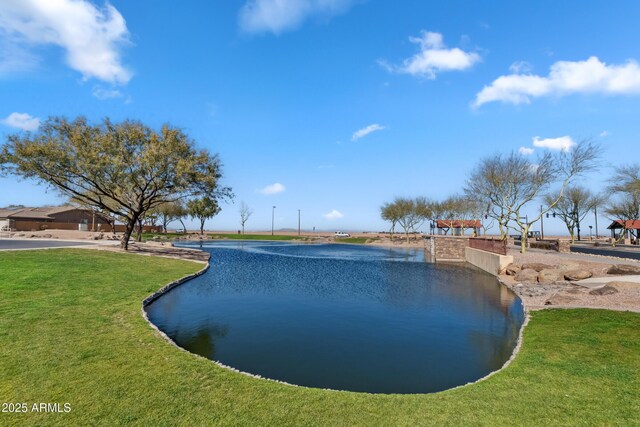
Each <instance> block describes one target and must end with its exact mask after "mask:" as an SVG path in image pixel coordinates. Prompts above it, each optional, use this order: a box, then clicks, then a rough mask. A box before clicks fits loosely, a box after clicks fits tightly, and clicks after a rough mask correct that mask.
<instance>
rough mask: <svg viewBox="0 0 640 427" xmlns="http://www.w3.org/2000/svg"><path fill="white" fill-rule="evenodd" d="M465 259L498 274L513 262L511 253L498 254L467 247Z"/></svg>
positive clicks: (488, 271) (495, 274)
mask: <svg viewBox="0 0 640 427" xmlns="http://www.w3.org/2000/svg"><path fill="white" fill-rule="evenodd" d="M464 252H465V260H466V261H467V262H468V263H469V264H472V265H475V266H476V267H478V268H479V269H481V270H484V271H486V272H487V273H490V274H493V275H494V276H497V275H498V274H500V272H501V271H502V270H503V269H505V268H506V267H507V266H508V265H509V264H511V263H512V262H513V256H511V255H498V254H494V253H491V252H487V251H483V250H480V249H474V248H465V251H464Z"/></svg>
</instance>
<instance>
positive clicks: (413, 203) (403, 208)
mask: <svg viewBox="0 0 640 427" xmlns="http://www.w3.org/2000/svg"><path fill="white" fill-rule="evenodd" d="M380 216H381V217H382V219H384V220H386V221H390V222H391V238H392V239H393V232H394V228H395V225H396V224H400V226H401V227H402V228H403V230H404V234H405V236H406V238H407V243H409V233H413V232H415V231H416V228H418V227H419V226H420V224H422V223H423V222H424V221H425V220H426V219H427V218H429V217H430V216H431V208H430V205H429V202H428V201H427V199H426V198H424V197H418V198H416V199H410V198H405V197H396V198H395V200H394V201H393V202H391V203H385V204H384V205H383V206H382V207H381V208H380Z"/></svg>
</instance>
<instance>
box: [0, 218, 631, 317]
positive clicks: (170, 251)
mask: <svg viewBox="0 0 640 427" xmlns="http://www.w3.org/2000/svg"><path fill="white" fill-rule="evenodd" d="M208 233H224V234H228V233H229V232H228V231H226V232H222V231H213V232H212V231H209V232H208ZM247 233H250V234H262V235H269V234H271V232H270V231H261V232H256V231H251V232H247ZM5 234H6V233H5ZM277 234H278V235H297V234H298V233H297V230H291V231H289V230H288V231H277ZM333 234H334V233H333V232H322V231H318V232H303V233H301V236H303V237H307V238H309V239H310V240H312V241H317V242H332V241H335V239H334V237H333ZM0 237H8V236H6V235H4V236H3V235H0ZM12 237H13V238H22V239H24V238H34V239H37V238H48V239H60V240H71V241H74V240H75V241H87V240H94V241H96V242H99V243H101V244H100V245H98V246H97V247H96V248H97V249H100V250H109V251H120V249H119V247H118V245H117V240H118V238H119V237H120V236H119V235H112V234H111V233H92V232H82V231H67V230H45V231H34V232H23V233H13V236H12ZM352 237H363V238H368V239H372V240H371V241H370V242H368V244H371V245H374V246H385V247H395V248H419V249H422V248H424V246H425V240H424V239H422V238H420V237H418V238H415V239H411V240H410V242H408V243H407V241H406V239H405V238H404V236H401V235H399V234H397V235H396V237H395V238H394V240H393V241H392V240H390V239H389V237H388V235H387V234H384V233H353V234H352ZM191 238H192V239H199V238H200V237H199V236H198V235H196V234H193V235H192V236H191ZM130 253H136V254H140V255H156V256H166V257H172V258H183V259H190V260H195V261H199V262H206V261H207V260H208V257H209V255H208V254H207V253H204V252H201V251H197V250H187V249H181V248H174V247H172V246H171V245H170V243H165V244H161V243H153V242H151V243H146V244H137V243H132V244H131V245H130ZM509 255H512V256H513V257H514V264H516V265H518V266H521V265H523V264H527V263H529V264H531V263H538V264H545V266H546V268H545V272H548V273H551V276H553V275H554V274H555V275H557V276H559V277H556V278H555V279H556V280H544V281H542V280H539V279H538V280H536V279H534V280H529V281H523V280H516V277H515V276H512V275H506V274H503V275H500V276H499V277H498V279H499V280H500V281H501V282H502V283H504V284H505V285H506V286H507V287H509V288H510V289H512V290H513V291H514V292H515V293H516V294H517V295H518V296H520V298H521V299H522V300H523V302H524V304H525V306H526V307H527V309H530V310H538V309H543V308H549V307H567V308H569V307H592V308H605V309H613V310H630V311H638V312H640V283H638V282H639V281H638V280H637V279H636V280H634V281H625V278H624V276H612V275H608V274H607V270H608V269H609V268H610V267H611V266H612V265H614V264H627V265H635V266H638V267H640V261H636V260H629V259H621V258H612V257H603V256H596V255H587V254H573V253H572V254H560V253H557V252H551V251H543V250H537V249H529V250H528V251H527V253H526V254H521V253H520V252H519V250H518V248H516V247H515V246H514V247H512V248H510V249H509ZM572 270H586V271H588V272H590V273H591V275H592V277H611V278H612V279H615V281H614V282H613V283H611V284H609V285H607V288H606V289H604V290H603V291H600V292H598V289H597V288H596V289H595V292H594V288H593V287H592V286H591V287H587V286H586V285H585V286H581V285H580V282H579V281H569V280H565V278H564V277H563V275H564V273H566V272H568V271H572ZM603 286H605V285H602V286H600V288H602V287H603ZM599 293H601V294H599Z"/></svg>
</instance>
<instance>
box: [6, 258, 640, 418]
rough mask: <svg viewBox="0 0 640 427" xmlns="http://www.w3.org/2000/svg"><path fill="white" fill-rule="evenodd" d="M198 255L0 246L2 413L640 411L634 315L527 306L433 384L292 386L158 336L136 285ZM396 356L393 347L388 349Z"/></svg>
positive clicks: (621, 414)
mask: <svg viewBox="0 0 640 427" xmlns="http://www.w3.org/2000/svg"><path fill="white" fill-rule="evenodd" d="M200 268H201V265H199V264H194V263H190V262H186V261H178V260H171V259H162V258H151V257H140V256H135V255H124V254H117V253H102V252H95V251H89V250H73V249H56V250H46V251H20V252H1V253H0V397H1V398H2V399H1V400H2V402H15V403H17V402H25V403H27V404H29V405H30V404H32V403H34V402H50V403H53V402H59V403H69V404H70V405H71V412H69V413H48V414H46V413H28V414H15V413H0V425H3V426H4V425H78V424H81V425H109V426H111V425H121V424H138V425H157V426H162V425H209V424H233V425H256V424H258V425H301V424H302V425H334V424H339V425H352V424H353V425H363V424H368V425H371V424H375V425H398V424H402V425H416V424H418V425H419V424H430V425H461V424H462V425H470V424H473V425H492V426H496V425H509V426H512V425H534V424H535V425H554V424H555V425H577V424H580V425H586V424H593V425H611V424H619V425H637V424H640V399H638V390H640V339H639V335H638V334H639V333H638V331H640V315H639V314H634V313H621V312H608V311H598V310H549V311H542V312H535V313H533V315H532V319H531V321H530V323H529V326H528V327H527V329H526V331H525V335H524V340H525V341H524V346H523V348H522V350H521V352H520V354H519V355H518V356H517V358H516V359H515V360H514V361H513V363H512V364H511V365H510V366H509V367H508V368H507V369H505V370H503V371H501V372H499V373H498V374H496V375H494V376H492V377H491V378H489V379H488V380H486V381H482V382H480V383H478V384H475V385H471V386H467V387H462V388H459V389H455V390H450V391H446V392H442V393H437V394H431V395H405V396H403V395H367V394H359V393H347V392H330V391H323V390H315V389H305V388H295V387H290V386H285V385H281V384H277V383H274V382H270V381H264V380H257V379H253V378H249V377H247V376H244V375H241V374H237V373H234V372H231V371H229V370H226V369H222V368H219V367H218V366H216V365H214V364H213V363H210V362H209V361H206V360H202V359H199V358H196V357H194V356H192V355H190V354H188V353H186V352H183V351H180V350H179V349H176V348H174V347H173V346H171V345H169V344H168V343H167V342H165V341H164V340H163V339H162V338H160V337H159V335H158V334H157V333H156V332H155V331H154V330H153V329H152V328H151V327H150V326H149V325H148V324H147V323H146V321H145V320H144V319H143V318H142V316H141V313H140V303H141V301H142V299H143V298H144V297H145V296H147V295H148V294H150V293H151V292H153V291H155V290H157V289H158V288H160V287H161V286H162V285H164V284H166V283H167V282H169V281H171V280H174V279H176V278H178V277H181V276H183V275H186V274H189V273H193V272H195V271H197V270H198V269H200ZM390 363H392V361H390Z"/></svg>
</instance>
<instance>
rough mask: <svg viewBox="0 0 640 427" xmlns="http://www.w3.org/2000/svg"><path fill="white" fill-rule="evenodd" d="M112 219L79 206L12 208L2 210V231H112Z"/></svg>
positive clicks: (0, 221) (0, 214)
mask: <svg viewBox="0 0 640 427" xmlns="http://www.w3.org/2000/svg"><path fill="white" fill-rule="evenodd" d="M111 222H112V221H110V219H109V218H108V217H106V216H104V215H102V214H100V213H97V212H94V211H92V210H91V209H86V208H81V207H78V206H70V205H66V206H44V207H39V208H32V207H24V206H10V207H7V208H0V229H1V230H5V229H10V230H13V231H36V230H46V229H53V230H85V231H87V230H94V231H98V230H104V231H108V230H110V229H111V225H110V224H111Z"/></svg>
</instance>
